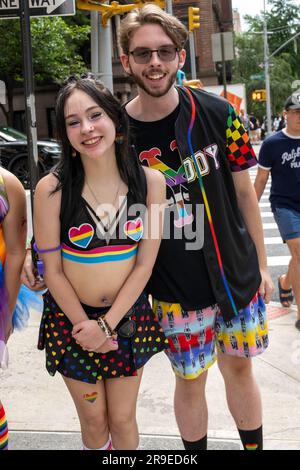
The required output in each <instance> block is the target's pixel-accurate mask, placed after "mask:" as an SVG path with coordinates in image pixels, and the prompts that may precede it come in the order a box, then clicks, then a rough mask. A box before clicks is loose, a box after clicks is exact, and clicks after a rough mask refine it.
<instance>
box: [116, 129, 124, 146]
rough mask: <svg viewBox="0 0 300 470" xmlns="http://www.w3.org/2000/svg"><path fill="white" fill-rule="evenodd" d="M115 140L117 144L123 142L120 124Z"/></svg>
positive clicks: (122, 130) (122, 131)
mask: <svg viewBox="0 0 300 470" xmlns="http://www.w3.org/2000/svg"><path fill="white" fill-rule="evenodd" d="M115 142H116V144H119V145H121V144H124V129H123V126H122V125H120V126H119V127H118V129H117V132H116V138H115Z"/></svg>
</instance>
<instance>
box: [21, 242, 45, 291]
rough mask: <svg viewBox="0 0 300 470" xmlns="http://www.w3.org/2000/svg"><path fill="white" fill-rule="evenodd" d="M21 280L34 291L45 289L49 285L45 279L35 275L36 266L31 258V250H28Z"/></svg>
mask: <svg viewBox="0 0 300 470" xmlns="http://www.w3.org/2000/svg"><path fill="white" fill-rule="evenodd" d="M21 282H22V283H23V284H25V286H26V287H28V289H31V290H33V291H39V290H43V289H45V288H46V287H47V286H46V284H45V283H44V281H41V280H39V279H37V278H36V276H35V268H34V266H33V263H32V259H31V250H27V252H26V257H25V260H24V264H23V268H22V272H21Z"/></svg>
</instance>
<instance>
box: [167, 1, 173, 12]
mask: <svg viewBox="0 0 300 470" xmlns="http://www.w3.org/2000/svg"><path fill="white" fill-rule="evenodd" d="M166 11H167V13H170V15H173V4H172V0H167V1H166Z"/></svg>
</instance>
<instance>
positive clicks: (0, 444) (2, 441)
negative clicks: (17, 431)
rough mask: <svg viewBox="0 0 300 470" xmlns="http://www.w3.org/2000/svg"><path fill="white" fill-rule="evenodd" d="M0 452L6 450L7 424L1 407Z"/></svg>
mask: <svg viewBox="0 0 300 470" xmlns="http://www.w3.org/2000/svg"><path fill="white" fill-rule="evenodd" d="M0 450H8V424H7V420H6V415H5V411H4V408H3V405H1V407H0Z"/></svg>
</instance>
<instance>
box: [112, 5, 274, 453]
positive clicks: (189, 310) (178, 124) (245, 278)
mask: <svg viewBox="0 0 300 470" xmlns="http://www.w3.org/2000/svg"><path fill="white" fill-rule="evenodd" d="M186 39H187V31H186V28H185V27H184V26H183V24H182V23H181V22H180V21H179V20H178V19H177V18H175V17H173V16H171V15H168V14H167V13H165V12H164V11H162V10H161V9H160V8H159V7H157V6H155V5H146V6H145V7H144V8H142V9H141V10H135V11H132V12H131V13H129V14H128V15H127V17H126V18H125V19H124V20H123V21H122V24H121V29H120V44H121V47H122V50H123V55H122V56H121V61H122V64H123V67H124V69H125V71H126V72H127V73H128V74H130V75H131V76H132V77H133V79H134V80H135V82H136V84H137V88H138V95H137V96H136V97H135V98H134V99H133V100H131V101H130V102H129V103H127V105H126V111H127V114H128V116H129V119H130V124H131V128H132V136H133V140H134V143H135V147H136V150H137V154H138V156H139V160H140V162H141V163H142V164H146V165H148V166H150V167H153V168H157V169H160V170H161V171H162V173H163V174H164V175H165V177H166V184H167V191H168V195H167V196H168V201H169V204H170V212H171V214H170V218H169V220H170V221H171V223H170V226H169V227H168V229H169V230H170V237H168V238H167V237H166V238H165V239H164V240H163V241H162V245H161V248H160V251H159V255H158V259H157V262H156V265H155V268H154V271H153V275H152V278H151V281H150V284H149V293H150V294H151V295H152V297H153V299H154V310H155V311H156V314H157V316H158V319H159V320H160V323H161V325H162V326H163V328H164V332H165V334H166V336H167V337H168V339H169V344H170V349H169V351H168V357H169V359H170V361H171V363H172V366H173V369H174V372H175V374H176V391H175V414H176V419H177V423H178V426H179V430H180V433H181V436H182V440H183V443H184V447H185V448H186V449H206V445H207V420H208V412H207V405H206V400H205V383H206V378H207V370H208V369H209V367H210V366H211V365H212V364H213V362H214V361H215V360H216V352H215V347H217V350H218V364H219V368H220V370H221V372H222V375H223V377H224V380H225V385H226V393H227V400H228V405H229V409H230V411H231V414H232V416H233V417H234V419H235V422H236V424H237V427H238V429H239V432H240V435H241V439H242V442H243V445H244V448H245V449H262V412H261V401H260V394H259V390H258V387H257V384H256V382H255V379H254V377H253V373H252V366H251V359H250V358H251V357H252V356H255V355H257V354H259V353H261V352H263V350H264V349H265V348H266V347H267V344H268V333H267V323H266V314H265V306H264V302H263V298H264V300H265V302H268V301H269V299H270V295H271V292H272V289H273V287H272V281H271V279H270V276H269V274H268V272H267V267H266V255H265V250H264V245H263V232H262V224H261V219H260V213H259V208H258V203H257V199H256V194H255V191H254V188H253V186H252V184H251V181H250V178H249V174H248V171H247V170H248V168H250V167H251V166H253V165H256V163H257V162H256V158H255V155H254V152H253V150H252V147H251V145H250V143H249V137H248V135H247V133H246V131H245V129H244V127H243V126H242V124H241V122H240V120H239V118H238V116H237V115H236V113H235V111H234V109H233V108H232V107H231V105H230V104H229V103H228V102H227V101H225V100H223V99H221V98H219V97H217V96H215V95H212V94H209V93H206V92H205V91H202V90H195V89H192V88H183V87H176V86H175V80H176V74H177V71H178V70H179V69H180V68H182V67H183V65H184V62H185V57H186V52H185V50H184V44H185V42H186ZM203 204H204V205H205V211H204V212H205V215H204V244H203V247H202V248H201V246H199V243H198V245H197V243H195V245H194V246H193V248H192V249H189V248H191V246H190V245H191V244H189V243H187V242H188V241H189V240H188V238H189V236H188V235H190V232H191V231H192V232H195V231H197V234H198V238H197V239H196V242H197V240H198V241H199V226H198V225H197V224H198V223H199V212H200V214H201V210H200V209H199V208H201V207H203ZM166 219H168V217H166ZM200 220H201V217H200ZM197 227H198V228H197ZM188 229H190V231H189V230H188ZM186 232H189V233H188V234H186Z"/></svg>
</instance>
